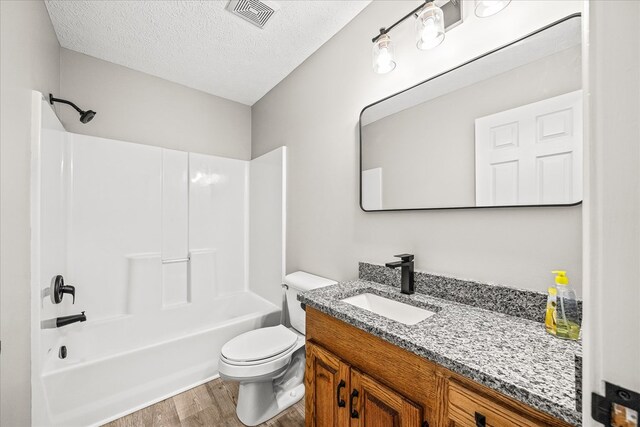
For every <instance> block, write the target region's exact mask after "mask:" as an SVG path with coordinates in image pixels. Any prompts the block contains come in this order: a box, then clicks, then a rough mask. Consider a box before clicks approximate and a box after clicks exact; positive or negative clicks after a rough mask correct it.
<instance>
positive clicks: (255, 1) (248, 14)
mask: <svg viewBox="0 0 640 427" xmlns="http://www.w3.org/2000/svg"><path fill="white" fill-rule="evenodd" d="M227 10H229V11H230V12H232V13H233V14H235V15H238V16H239V17H241V18H242V19H244V20H246V21H249V22H251V23H252V24H253V25H255V26H257V27H260V28H264V26H265V25H266V24H267V21H269V19H270V18H271V17H272V16H273V14H274V13H275V12H276V11H277V10H278V9H277V8H276V7H275V4H274V3H273V2H264V1H259V0H231V1H230V2H229V5H228V6H227Z"/></svg>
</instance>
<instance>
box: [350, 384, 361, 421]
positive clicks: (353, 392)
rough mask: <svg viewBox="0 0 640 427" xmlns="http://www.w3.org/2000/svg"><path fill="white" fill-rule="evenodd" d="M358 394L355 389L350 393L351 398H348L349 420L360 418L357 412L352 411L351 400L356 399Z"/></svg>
mask: <svg viewBox="0 0 640 427" xmlns="http://www.w3.org/2000/svg"><path fill="white" fill-rule="evenodd" d="M359 394H360V393H358V390H356V389H355V388H354V389H353V391H352V392H351V397H350V398H349V412H351V418H360V414H359V413H358V411H356V410H355V409H353V400H354V399H355V398H356V397H358V395H359Z"/></svg>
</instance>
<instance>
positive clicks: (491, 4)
mask: <svg viewBox="0 0 640 427" xmlns="http://www.w3.org/2000/svg"><path fill="white" fill-rule="evenodd" d="M509 3H511V0H476V9H475V10H476V16H477V17H479V18H486V17H488V16H491V15H495V14H496V13H498V12H500V11H501V10H502V9H504V8H505V7H507V6H508V5H509Z"/></svg>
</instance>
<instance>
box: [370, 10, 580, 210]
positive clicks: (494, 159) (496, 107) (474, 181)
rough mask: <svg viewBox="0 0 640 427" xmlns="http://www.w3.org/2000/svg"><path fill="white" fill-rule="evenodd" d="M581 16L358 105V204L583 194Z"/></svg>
mask: <svg viewBox="0 0 640 427" xmlns="http://www.w3.org/2000/svg"><path fill="white" fill-rule="evenodd" d="M581 49H582V47H581V18H580V17H579V16H574V17H570V18H567V19H565V20H562V21H560V22H558V23H556V24H553V25H551V26H549V27H547V28H545V29H543V30H541V31H539V32H537V33H535V34H533V35H531V36H528V37H526V38H524V39H522V40H520V41H517V42H515V43H513V44H511V45H509V46H507V47H504V48H502V49H499V50H497V51H494V52H492V53H490V54H487V55H484V56H482V57H480V58H479V59H476V60H474V61H471V62H469V63H467V64H465V65H463V66H461V67H458V68H456V69H453V70H451V71H449V72H446V73H444V74H442V75H439V76H437V77H435V78H433V79H430V80H428V81H426V82H424V83H422V84H420V85H417V86H415V87H413V88H411V89H408V90H406V91H404V92H401V93H399V94H397V95H394V96H391V97H389V98H386V99H384V100H382V101H379V102H377V103H375V104H372V105H370V106H368V107H366V108H365V109H364V110H363V112H362V115H361V118H360V138H361V151H360V155H361V206H362V208H363V209H364V210H366V211H376V210H397V209H438V208H465V207H491V206H538V205H542V206H543V205H572V204H576V203H579V202H580V201H581V200H582V145H583V141H582V139H583V138H582V119H583V116H582V90H581V89H582V75H581V69H582V58H581Z"/></svg>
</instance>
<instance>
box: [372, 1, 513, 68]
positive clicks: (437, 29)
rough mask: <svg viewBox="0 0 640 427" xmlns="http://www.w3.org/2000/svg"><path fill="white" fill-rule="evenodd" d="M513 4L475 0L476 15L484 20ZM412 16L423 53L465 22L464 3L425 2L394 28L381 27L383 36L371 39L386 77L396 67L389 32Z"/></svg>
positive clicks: (376, 60) (377, 63) (377, 64)
mask: <svg viewBox="0 0 640 427" xmlns="http://www.w3.org/2000/svg"><path fill="white" fill-rule="evenodd" d="M510 2H511V0H475V13H476V15H477V16H479V17H481V18H484V17H487V16H491V15H495V14H496V13H498V12H500V11H501V10H502V9H504V8H505V7H507V5H508V4H509V3H510ZM411 17H414V18H415V19H416V23H415V26H416V47H417V48H418V49H420V50H427V49H433V48H435V47H437V46H440V44H442V42H443V41H444V38H445V31H446V30H448V29H451V28H453V27H454V26H456V25H458V24H460V23H461V22H462V0H425V1H423V2H422V4H420V6H418V7H416V8H415V9H413V10H412V11H411V12H409V13H407V14H406V15H405V16H403V17H402V18H400V19H399V20H397V21H396V22H394V23H393V24H392V25H390V26H388V27H383V28H380V34H378V35H376V36H375V37H374V38H373V39H371V41H372V42H373V71H374V72H376V73H378V74H386V73H388V72H390V71H392V70H393V69H394V68H396V61H395V58H394V45H393V43H392V41H391V36H390V35H389V32H390V31H391V30H393V29H394V28H395V27H396V26H397V25H398V24H400V23H402V22H404V21H406V20H407V19H409V18H411Z"/></svg>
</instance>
